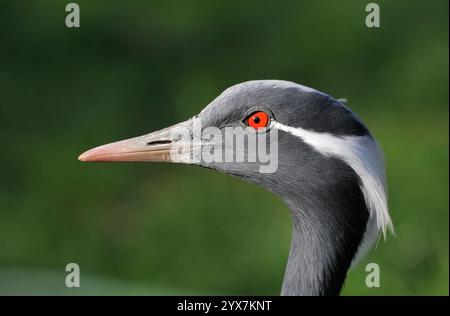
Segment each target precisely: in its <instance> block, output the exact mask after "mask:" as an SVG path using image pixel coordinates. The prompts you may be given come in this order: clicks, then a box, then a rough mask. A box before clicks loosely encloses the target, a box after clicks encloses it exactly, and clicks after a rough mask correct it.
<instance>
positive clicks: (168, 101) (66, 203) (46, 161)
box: [0, 0, 449, 295]
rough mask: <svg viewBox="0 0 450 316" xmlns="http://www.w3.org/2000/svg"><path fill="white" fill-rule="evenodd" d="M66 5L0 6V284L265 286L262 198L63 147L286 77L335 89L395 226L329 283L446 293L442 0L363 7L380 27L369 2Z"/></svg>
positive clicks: (60, 287)
mask: <svg viewBox="0 0 450 316" xmlns="http://www.w3.org/2000/svg"><path fill="white" fill-rule="evenodd" d="M68 2H69V1H50V0H47V1H43V0H42V1H12V0H10V1H5V0H1V1H0V140H1V149H2V150H1V154H0V179H1V180H0V294H44V295H45V294H68V295H70V294H149V295H153V294H159V295H165V294H169V295H176V294H181V295H186V294H206V295H219V294H227V295H228V294H230V295H231V294H255V295H265V294H273V295H277V294H278V293H279V289H280V287H281V281H282V276H283V273H284V268H285V263H286V260H287V255H288V250H289V242H290V217H289V213H288V210H287V207H286V206H285V205H284V204H283V203H282V202H281V201H279V200H278V199H277V198H275V197H274V196H272V195H271V194H267V193H266V192H265V191H264V190H263V189H261V188H257V187H254V186H252V185H250V184H248V183H244V182H241V181H239V180H238V179H234V178H232V177H228V176H226V175H223V174H218V173H215V172H213V171H209V170H204V169H202V168H199V167H195V166H182V165H168V164H122V165H120V164H81V163H79V162H78V161H77V156H78V154H80V153H81V152H82V151H84V150H86V149H89V148H91V147H93V146H96V145H99V144H103V143H107V142H111V141H114V140H119V139H123V138H128V137H132V136H137V135H141V134H144V133H147V132H150V131H153V130H157V129H160V128H162V127H165V126H167V125H170V124H173V123H175V122H178V121H181V120H184V119H186V118H188V117H190V116H192V115H194V114H196V113H197V112H199V111H200V110H201V109H202V108H203V107H204V106H205V105H207V104H208V103H209V102H210V101H211V100H212V99H213V98H214V97H215V96H217V95H218V94H219V93H220V92H221V91H222V90H224V89H225V88H226V87H228V86H230V85H233V84H235V83H239V82H242V81H246V80H251V79H285V80H291V81H295V82H298V83H302V84H305V85H308V86H312V87H314V88H317V89H319V90H322V91H325V92H327V93H329V94H331V95H333V96H335V97H337V98H338V97H345V98H347V99H348V105H349V106H350V107H351V108H352V109H353V110H355V111H356V112H357V113H358V114H359V115H360V116H361V117H362V118H363V120H364V121H365V122H366V123H367V124H368V126H369V127H370V129H371V130H372V132H373V133H374V135H375V136H376V137H377V138H378V139H379V141H380V142H381V144H382V147H383V148H384V150H385V153H386V157H387V173H388V180H389V196H390V201H389V203H390V210H391V214H392V218H393V220H394V223H395V225H396V230H397V237H396V238H394V237H393V236H389V237H388V239H387V241H386V242H380V244H379V245H378V247H377V249H376V250H375V251H372V252H371V253H370V255H369V256H368V257H367V258H366V259H365V260H364V261H363V262H361V264H360V265H359V266H358V267H356V268H355V269H354V270H352V271H351V272H350V273H349V277H348V279H347V282H346V285H345V288H344V291H343V294H344V295H448V293H449V283H448V281H449V275H448V272H449V262H448V258H449V256H448V250H449V244H448V241H449V234H448V232H449V231H448V228H449V218H448V213H449V204H448V202H449V199H448V189H449V188H448V183H449V182H448V180H449V179H448V171H449V170H448V165H449V160H448V141H449V139H448V131H449V130H448V122H449V121H448V119H449V118H448V106H449V94H448V84H449V65H448V54H449V51H448V48H449V44H448V36H449V34H448V1H446V0H434V1H425V0H421V1H406V0H404V1H376V2H377V3H378V4H379V5H380V8H381V28H378V29H369V28H367V27H366V26H365V23H364V21H365V17H366V14H367V13H366V12H365V10H364V8H365V5H366V4H367V3H368V2H369V1H350V0H346V1H339V4H338V3H337V2H335V1H312V0H311V1H300V0H298V1H235V0H226V1H195V2H190V1H126V2H125V1H106V0H103V1H87V0H78V1H76V2H77V3H78V4H79V5H80V8H81V27H80V28H78V29H69V28H67V27H66V26H65V22H64V21H65V17H66V14H67V13H66V12H65V5H66V4H67V3H68ZM69 262H76V263H78V264H79V265H80V268H81V287H80V288H79V289H67V288H65V286H64V279H65V276H66V273H65V271H64V269H65V266H66V264H68V263H69ZM368 262H376V263H378V264H379V265H380V268H381V287H380V288H372V289H369V288H367V287H366V286H365V282H364V280H365V276H366V273H365V271H364V268H365V265H366V264H367V263H368Z"/></svg>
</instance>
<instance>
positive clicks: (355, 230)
mask: <svg viewBox="0 0 450 316" xmlns="http://www.w3.org/2000/svg"><path fill="white" fill-rule="evenodd" d="M361 197H362V194H361ZM324 200H325V199H321V200H320V203H317V204H315V203H312V204H310V205H309V207H308V208H306V209H305V210H303V209H300V207H299V206H298V205H300V204H301V203H300V202H299V203H296V202H292V201H287V204H288V206H290V210H291V216H292V240H291V247H290V253H289V258H288V263H287V267H286V271H285V276H284V280H283V287H282V291H281V295H306V296H318V295H319V296H322V295H327V296H328V295H339V293H340V291H341V289H342V286H343V284H344V281H345V278H346V276H347V271H348V269H349V268H350V265H351V262H352V259H353V258H354V257H355V254H356V252H357V250H358V247H359V245H360V244H361V241H362V238H363V236H364V232H365V229H366V226H367V221H368V219H369V213H368V211H367V208H366V205H365V203H364V199H363V198H362V199H356V200H354V201H353V202H354V203H352V204H351V205H344V204H342V203H338V202H334V201H333V199H327V200H329V201H324Z"/></svg>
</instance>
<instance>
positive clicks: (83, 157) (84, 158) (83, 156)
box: [78, 152, 89, 162]
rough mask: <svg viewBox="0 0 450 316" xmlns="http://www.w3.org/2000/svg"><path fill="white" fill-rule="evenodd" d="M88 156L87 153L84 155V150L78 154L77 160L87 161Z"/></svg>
mask: <svg viewBox="0 0 450 316" xmlns="http://www.w3.org/2000/svg"><path fill="white" fill-rule="evenodd" d="M88 158H89V157H88V155H86V152H84V153H82V154H81V155H79V156H78V161H81V162H86V161H89V159H88Z"/></svg>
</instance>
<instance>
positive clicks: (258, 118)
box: [245, 111, 270, 129]
mask: <svg viewBox="0 0 450 316" xmlns="http://www.w3.org/2000/svg"><path fill="white" fill-rule="evenodd" d="M269 121H270V118H269V115H268V114H267V113H266V112H262V111H258V112H255V113H253V114H251V115H250V116H249V117H247V118H246V119H245V123H246V124H247V125H248V126H250V127H253V128H255V129H258V128H264V127H267V125H269Z"/></svg>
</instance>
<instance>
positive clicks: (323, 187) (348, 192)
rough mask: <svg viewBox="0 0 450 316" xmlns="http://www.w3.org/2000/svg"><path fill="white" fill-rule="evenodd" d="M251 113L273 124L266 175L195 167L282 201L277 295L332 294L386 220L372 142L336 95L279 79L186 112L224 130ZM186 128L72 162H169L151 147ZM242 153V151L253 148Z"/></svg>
mask: <svg viewBox="0 0 450 316" xmlns="http://www.w3.org/2000/svg"><path fill="white" fill-rule="evenodd" d="M256 111H264V112H266V113H268V115H269V116H270V117H271V119H272V120H273V121H274V122H276V124H275V125H274V126H272V127H271V128H276V129H277V130H278V129H279V131H278V139H277V146H278V169H277V170H276V172H274V173H261V172H258V170H259V167H260V166H261V162H259V161H255V162H248V161H245V162H236V161H230V162H224V161H220V162H218V161H213V162H210V161H208V162H207V161H205V160H200V161H199V162H197V163H198V164H199V165H201V166H203V167H206V168H210V169H214V170H217V171H220V172H224V173H227V174H230V175H233V176H237V177H239V178H242V179H244V180H246V181H249V182H252V183H254V184H257V185H260V186H262V187H264V188H266V189H267V190H269V191H271V192H273V193H274V194H275V195H277V196H278V197H279V198H280V199H282V200H283V201H284V202H285V203H286V205H287V206H288V207H289V209H290V212H291V217H292V227H293V229H292V241H291V249H290V254H289V259H288V264H287V267H286V272H285V276H284V281H283V287H282V291H281V294H282V295H337V294H339V292H340V290H341V288H342V286H343V284H344V280H345V277H346V274H347V271H348V269H349V267H350V265H351V264H352V261H353V260H354V258H355V256H356V254H357V253H358V252H360V251H361V245H362V241H363V240H369V239H370V240H369V241H368V242H366V243H364V245H366V244H367V245H369V246H370V244H371V242H372V241H373V236H368V235H369V229H368V227H369V223H371V224H370V227H375V230H374V232H375V233H377V231H378V229H382V230H383V231H384V229H385V228H386V226H389V227H390V226H391V225H392V224H391V223H390V218H389V215H388V214H387V206H386V205H385V202H386V200H385V186H384V169H383V165H382V163H381V162H380V163H379V161H378V159H380V157H379V155H378V147H377V145H376V143H375V141H374V139H373V138H372V136H371V135H370V133H369V131H368V129H367V127H366V126H365V125H364V124H363V123H362V121H361V120H360V119H359V118H358V117H357V116H356V115H355V114H354V113H353V112H352V111H350V110H349V109H348V108H347V107H346V106H345V105H344V104H343V101H342V100H336V99H334V98H333V97H331V96H329V95H327V94H325V93H322V92H319V91H317V90H314V89H311V88H308V87H304V86H301V85H298V84H295V83H291V82H286V81H279V80H259V81H249V82H245V83H241V84H238V85H236V86H233V87H231V88H228V89H227V90H225V91H224V92H223V93H222V94H221V95H220V96H218V97H217V98H216V99H214V100H213V101H212V102H211V103H210V104H209V105H208V106H207V107H206V108H205V109H204V110H203V111H201V113H200V114H199V115H198V116H196V117H195V118H196V119H198V120H201V126H202V128H208V127H215V128H219V129H225V128H228V127H237V126H245V121H244V120H245V118H246V117H248V116H249V115H250V114H252V113H254V112H256ZM189 124H190V123H189V122H184V123H181V124H179V125H176V126H174V127H172V128H168V129H164V130H163V131H160V132H155V133H151V134H149V135H144V136H142V137H140V138H135V139H132V140H129V141H125V142H120V143H117V144H119V145H116V144H111V145H106V146H103V147H100V148H99V149H94V150H91V151H89V152H87V153H85V154H83V155H82V156H80V160H83V161H106V160H107V161H129V160H131V158H127V156H125V155H129V154H130V153H131V154H132V155H135V156H133V157H137V158H132V159H133V161H170V159H169V158H168V157H167V156H164V155H162V154H161V153H162V151H163V149H164V150H169V149H167V148H169V147H167V146H168V144H170V143H176V142H177V141H179V140H177V139H173V138H171V136H170V133H169V131H171V130H175V129H177V128H179V126H187V125H189ZM299 135H300V136H299ZM307 138H308V139H307ZM258 141H267V139H264V140H259V139H258ZM347 141H348V143H349V145H348V146H347ZM124 144H125V145H124ZM367 144H369V148H366V147H367V146H366V145H367ZM266 145H267V146H268V147H270V146H271V144H270V143H269V142H268V143H267V144H266ZM146 146H147V147H146ZM152 146H153V147H152ZM223 146H225V145H223ZM124 148H126V149H127V150H129V152H128V153H127V152H124ZM153 148H155V149H153ZM222 149H223V151H225V148H222ZM108 150H109V151H110V153H108ZM244 150H245V151H246V153H245V154H249V152H250V151H253V150H255V148H254V147H252V146H247V147H245V148H244ZM340 151H342V154H340V153H339V152H340ZM145 153H147V154H145ZM146 155H147V156H148V157H147V156H146ZM372 156H374V157H372ZM99 157H100V158H99ZM123 157H125V158H123ZM364 159H369V162H370V163H366V162H365V161H364ZM172 161H174V160H172ZM174 162H175V161H174ZM176 162H185V161H182V160H180V161H176ZM191 163H192V162H191ZM371 190H372V191H374V192H371ZM372 194H373V196H372ZM370 231H372V230H370ZM370 234H372V232H371V233H370ZM368 238H369V239H368Z"/></svg>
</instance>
